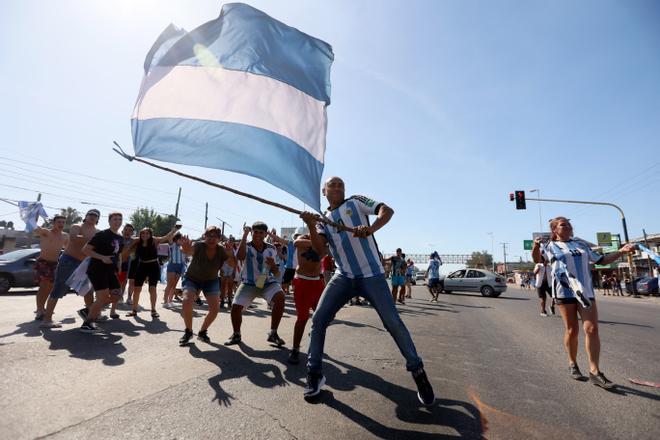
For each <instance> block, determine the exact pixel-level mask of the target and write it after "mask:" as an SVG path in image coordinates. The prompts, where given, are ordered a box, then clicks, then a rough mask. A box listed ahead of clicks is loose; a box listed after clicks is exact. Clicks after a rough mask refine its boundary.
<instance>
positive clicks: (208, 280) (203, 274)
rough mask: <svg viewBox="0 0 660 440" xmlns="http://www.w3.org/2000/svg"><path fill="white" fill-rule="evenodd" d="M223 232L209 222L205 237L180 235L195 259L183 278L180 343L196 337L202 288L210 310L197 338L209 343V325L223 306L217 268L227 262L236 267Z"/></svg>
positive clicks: (182, 344) (183, 248) (189, 253)
mask: <svg viewBox="0 0 660 440" xmlns="http://www.w3.org/2000/svg"><path fill="white" fill-rule="evenodd" d="M221 235H222V232H221V231H220V228H218V227H217V226H209V227H208V228H206V231H205V232H204V238H203V241H197V242H195V243H193V242H192V241H191V240H190V239H189V238H188V237H187V236H184V237H182V238H181V249H182V250H183V252H184V253H185V254H188V255H192V260H191V262H190V265H189V266H188V269H187V270H186V273H185V275H184V276H183V279H182V281H181V286H182V287H183V305H182V309H183V322H184V323H185V326H186V329H185V331H184V333H183V336H182V337H181V339H179V345H180V346H182V347H183V346H185V345H187V344H188V343H189V342H190V339H192V337H193V331H192V324H193V301H194V300H195V296H197V294H198V293H199V292H203V293H204V296H205V297H206V302H207V303H208V306H209V311H208V313H207V314H206V318H204V322H203V323H202V327H201V328H200V330H199V332H197V339H199V340H200V341H202V342H206V343H209V342H211V339H210V338H209V336H208V328H209V327H210V326H211V324H212V323H213V321H214V320H215V318H216V317H217V316H218V311H219V309H220V278H219V277H218V271H219V270H220V268H221V267H222V265H223V264H225V262H227V263H228V264H229V265H230V266H232V267H235V265H236V260H235V259H234V252H233V249H232V246H231V244H230V243H229V242H227V243H225V246H224V247H223V246H221V245H220V244H219V243H220V236H221Z"/></svg>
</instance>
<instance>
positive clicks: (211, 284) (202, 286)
mask: <svg viewBox="0 0 660 440" xmlns="http://www.w3.org/2000/svg"><path fill="white" fill-rule="evenodd" d="M181 287H182V288H183V290H184V291H185V290H194V291H195V293H196V292H199V291H200V290H201V291H202V292H204V295H205V296H211V295H220V278H213V279H212V280H206V281H201V282H199V281H193V280H191V279H190V278H188V277H186V276H185V275H184V277H183V279H182V280H181Z"/></svg>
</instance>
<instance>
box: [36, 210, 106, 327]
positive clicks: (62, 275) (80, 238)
mask: <svg viewBox="0 0 660 440" xmlns="http://www.w3.org/2000/svg"><path fill="white" fill-rule="evenodd" d="M100 215H101V213H100V212H99V211H98V209H90V210H89V211H87V214H85V219H84V220H83V223H82V224H81V225H73V226H71V230H70V231H69V241H68V243H67V245H66V247H65V248H64V252H63V253H62V255H61V256H60V258H59V260H58V263H57V270H56V271H55V280H54V283H53V289H52V290H51V292H50V295H49V296H48V302H47V303H46V313H45V314H44V317H43V322H42V324H41V327H45V328H59V327H62V326H61V325H60V324H56V323H54V322H53V312H54V311H55V306H56V305H57V301H58V300H59V299H60V298H64V295H66V294H67V293H68V292H69V290H70V289H69V286H67V285H66V280H68V279H69V277H70V276H71V274H72V273H73V271H74V270H76V268H77V267H78V266H79V265H80V263H81V262H82V260H83V259H85V254H84V253H83V251H82V248H83V246H85V244H87V242H88V241H89V240H90V239H91V238H92V237H93V236H94V234H96V232H97V229H96V224H97V223H98V222H99V216H100ZM84 298H85V305H86V306H87V307H89V306H90V305H91V304H92V303H93V302H94V294H93V293H92V292H90V293H88V294H87V295H85V297H84ZM83 310H85V309H83Z"/></svg>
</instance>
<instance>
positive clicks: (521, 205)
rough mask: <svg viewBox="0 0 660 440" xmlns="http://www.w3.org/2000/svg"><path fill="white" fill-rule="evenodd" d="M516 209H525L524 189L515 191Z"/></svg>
mask: <svg viewBox="0 0 660 440" xmlns="http://www.w3.org/2000/svg"><path fill="white" fill-rule="evenodd" d="M516 209H527V205H526V204H525V191H516Z"/></svg>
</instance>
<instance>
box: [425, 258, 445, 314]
mask: <svg viewBox="0 0 660 440" xmlns="http://www.w3.org/2000/svg"><path fill="white" fill-rule="evenodd" d="M441 264H442V262H441V260H440V256H439V255H438V253H437V252H433V253H432V254H431V255H430V257H429V266H428V267H427V268H426V274H424V278H426V279H428V285H427V287H428V289H429V293H430V294H431V301H433V302H438V295H440V292H442V289H443V287H444V286H443V285H442V282H441V280H440V265H441Z"/></svg>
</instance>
